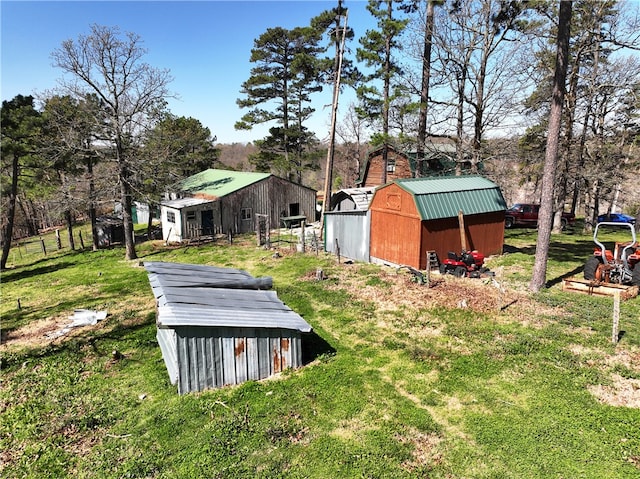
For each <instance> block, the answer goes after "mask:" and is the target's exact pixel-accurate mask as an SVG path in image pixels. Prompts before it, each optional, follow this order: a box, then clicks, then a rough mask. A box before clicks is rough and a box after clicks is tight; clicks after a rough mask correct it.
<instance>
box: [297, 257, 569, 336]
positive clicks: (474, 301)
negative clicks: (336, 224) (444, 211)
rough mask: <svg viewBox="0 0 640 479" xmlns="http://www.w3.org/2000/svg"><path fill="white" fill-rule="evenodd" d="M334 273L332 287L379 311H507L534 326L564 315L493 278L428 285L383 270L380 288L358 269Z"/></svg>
mask: <svg viewBox="0 0 640 479" xmlns="http://www.w3.org/2000/svg"><path fill="white" fill-rule="evenodd" d="M334 274H335V273H334ZM337 274H338V278H337V284H336V286H335V288H339V289H345V290H347V291H348V292H349V293H350V294H352V295H354V296H355V297H357V298H358V299H360V300H364V301H371V302H373V303H374V304H375V305H376V309H378V310H390V311H395V310H398V309H401V308H405V309H406V308H409V309H414V310H419V309H424V308H436V307H442V308H449V309H456V308H459V309H470V310H473V311H476V312H478V313H486V314H495V313H502V312H508V313H509V316H510V318H515V319H516V320H518V321H520V322H522V323H526V324H529V325H533V326H535V325H536V324H541V323H542V320H541V319H540V317H541V316H542V315H547V316H554V317H558V316H562V315H564V313H563V312H562V311H561V310H559V309H555V308H551V307H549V306H544V305H541V304H539V303H537V302H535V301H534V300H532V299H531V297H530V295H529V293H527V292H521V291H514V290H512V289H509V288H507V287H505V286H504V285H503V284H502V283H500V282H499V281H496V280H495V279H494V278H455V277H453V276H451V275H444V276H442V275H440V274H437V273H433V274H432V275H431V282H430V285H429V286H427V285H425V284H420V283H417V282H416V281H415V280H414V278H413V275H411V274H410V273H407V272H405V271H395V270H391V269H383V270H381V271H380V272H378V273H376V278H377V280H379V281H377V282H378V283H379V284H381V285H382V287H379V286H378V285H374V286H368V285H367V281H371V275H369V276H367V275H363V274H358V269H357V266H356V267H354V268H348V267H345V268H342V269H340V270H338V273H337ZM315 276H316V275H315V272H312V273H311V272H310V273H309V274H308V275H307V276H306V277H305V278H304V279H306V280H311V279H315ZM385 286H386V287H385ZM531 311H536V314H531Z"/></svg>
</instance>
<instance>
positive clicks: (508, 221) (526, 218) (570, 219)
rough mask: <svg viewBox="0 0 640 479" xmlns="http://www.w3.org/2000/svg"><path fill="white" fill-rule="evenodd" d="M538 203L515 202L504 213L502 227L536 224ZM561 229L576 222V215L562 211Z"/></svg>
mask: <svg viewBox="0 0 640 479" xmlns="http://www.w3.org/2000/svg"><path fill="white" fill-rule="evenodd" d="M539 211H540V205H535V204H529V203H516V204H515V205H513V206H512V207H511V208H509V209H508V210H507V211H505V213H504V227H505V228H513V227H514V226H517V225H519V226H534V227H535V226H538V212H539ZM561 221H562V229H564V228H566V227H567V226H569V225H573V224H574V223H575V222H576V217H575V215H574V214H572V213H566V212H562V219H561Z"/></svg>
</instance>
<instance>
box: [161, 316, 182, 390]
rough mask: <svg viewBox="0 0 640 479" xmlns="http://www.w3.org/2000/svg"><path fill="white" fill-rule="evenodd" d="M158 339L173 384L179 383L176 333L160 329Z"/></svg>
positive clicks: (171, 330)
mask: <svg viewBox="0 0 640 479" xmlns="http://www.w3.org/2000/svg"><path fill="white" fill-rule="evenodd" d="M156 338H157V339H158V344H159V345H160V350H161V351H162V359H164V364H165V366H166V367H167V372H168V373H169V380H170V381H171V384H176V383H177V382H178V351H177V344H176V332H175V331H174V330H173V329H165V328H163V329H161V328H158V331H157V332H156Z"/></svg>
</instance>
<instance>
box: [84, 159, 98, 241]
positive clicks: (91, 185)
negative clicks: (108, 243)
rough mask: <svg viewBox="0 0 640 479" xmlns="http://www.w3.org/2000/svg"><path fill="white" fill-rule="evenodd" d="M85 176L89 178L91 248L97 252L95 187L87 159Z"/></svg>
mask: <svg viewBox="0 0 640 479" xmlns="http://www.w3.org/2000/svg"><path fill="white" fill-rule="evenodd" d="M87 174H88V176H89V220H90V221H91V248H92V250H93V251H98V246H99V240H98V225H97V219H96V185H95V181H94V178H93V159H92V158H91V157H89V158H88V159H87Z"/></svg>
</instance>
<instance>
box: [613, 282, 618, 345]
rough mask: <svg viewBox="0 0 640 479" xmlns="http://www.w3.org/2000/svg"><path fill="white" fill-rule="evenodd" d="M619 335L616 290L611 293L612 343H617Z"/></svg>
mask: <svg viewBox="0 0 640 479" xmlns="http://www.w3.org/2000/svg"><path fill="white" fill-rule="evenodd" d="M619 335H620V293H619V292H617V291H616V292H615V293H614V294H613V328H612V331H611V342H612V343H613V344H617V343H618V337H619Z"/></svg>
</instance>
